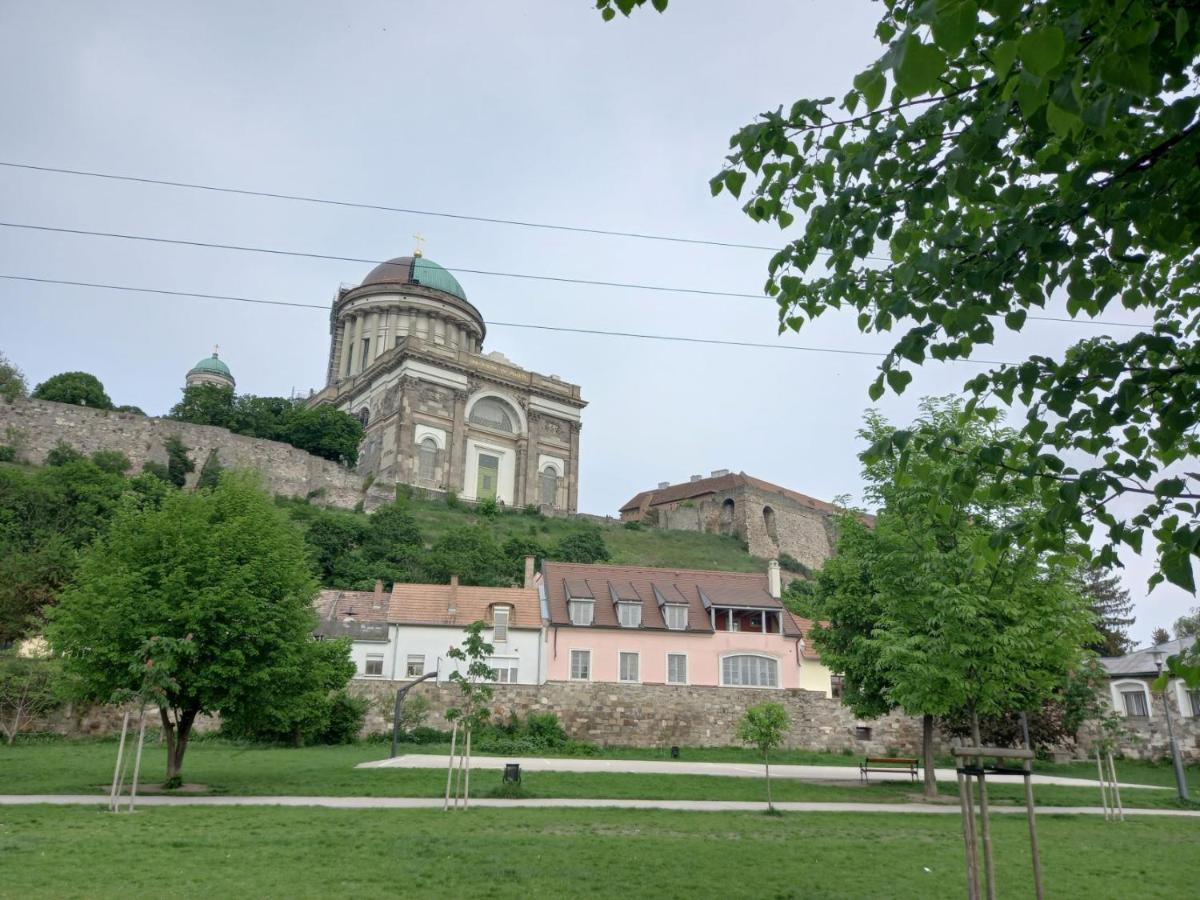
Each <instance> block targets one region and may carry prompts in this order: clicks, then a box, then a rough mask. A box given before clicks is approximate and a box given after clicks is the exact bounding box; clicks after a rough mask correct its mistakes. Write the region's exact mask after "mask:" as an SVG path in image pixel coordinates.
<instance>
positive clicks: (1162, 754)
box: [1077, 676, 1200, 762]
mask: <svg viewBox="0 0 1200 900" xmlns="http://www.w3.org/2000/svg"><path fill="white" fill-rule="evenodd" d="M1153 681H1154V678H1152V677H1150V676H1141V677H1139V676H1132V677H1131V676H1124V677H1122V678H1120V679H1118V680H1115V681H1114V682H1113V683H1112V685H1111V687H1112V688H1115V689H1116V691H1117V692H1118V693H1119V691H1120V690H1121V689H1127V688H1128V687H1129V686H1130V685H1132V684H1140V685H1142V686H1143V689H1144V692H1145V694H1144V696H1145V703H1146V712H1147V713H1148V715H1145V716H1141V715H1124V716H1123V718H1122V720H1121V722H1122V724H1123V725H1124V728H1125V737H1124V738H1123V739H1121V740H1119V741H1118V745H1117V751H1118V752H1119V753H1120V754H1121V755H1123V756H1129V757H1133V758H1134V759H1170V754H1171V749H1170V742H1169V740H1168V737H1167V717H1166V711H1165V707H1164V706H1163V703H1164V702H1166V703H1169V704H1170V706H1171V727H1172V728H1173V729H1174V731H1175V740H1176V742H1177V743H1178V745H1179V754H1180V756H1182V757H1183V759H1184V761H1186V762H1200V715H1197V714H1196V711H1195V710H1194V709H1193V708H1192V705H1191V702H1190V698H1189V697H1188V696H1187V694H1186V692H1185V689H1184V688H1183V685H1182V684H1180V683H1179V682H1178V681H1172V682H1171V684H1169V685H1168V686H1167V690H1166V691H1162V692H1159V691H1154V690H1152V689H1151V687H1150V685H1151V683H1152V682H1153ZM1111 693H1112V691H1111V690H1110V696H1109V697H1108V698H1107V699H1108V700H1109V705H1110V706H1113V707H1114V708H1115V709H1116V710H1117V711H1118V713H1123V712H1125V710H1123V709H1122V707H1121V705H1120V703H1119V698H1113V697H1112V696H1111ZM1114 699H1116V700H1117V702H1115V703H1114V702H1113V701H1114ZM1097 736H1098V731H1097V729H1096V726H1095V724H1094V723H1092V722H1088V723H1086V724H1085V725H1084V726H1083V728H1081V729H1080V730H1079V734H1078V735H1077V747H1078V749H1079V751H1080V752H1081V753H1082V754H1085V755H1086V754H1090V753H1092V752H1093V751H1092V747H1093V745H1094V742H1095V740H1096V738H1097Z"/></svg>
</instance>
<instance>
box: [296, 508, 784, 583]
mask: <svg viewBox="0 0 1200 900" xmlns="http://www.w3.org/2000/svg"><path fill="white" fill-rule="evenodd" d="M280 504H281V505H283V506H285V507H288V508H292V509H293V510H294V509H295V507H296V506H297V505H303V504H302V501H285V500H280ZM406 506H407V510H408V512H409V513H410V514H411V515H412V517H413V518H414V519H416V521H417V525H418V526H419V527H420V529H421V536H422V538H423V540H424V542H425V544H426V545H427V546H429V545H432V544H434V543H436V541H437V540H438V538H440V537H441V536H442V535H443V534H445V533H446V532H447V531H449V530H451V529H454V528H460V527H462V526H464V525H470V526H481V527H483V528H485V529H487V530H488V531H490V532H491V534H492V537H493V538H495V540H496V543H498V544H503V543H504V542H505V541H507V540H509V539H510V538H518V539H523V538H527V539H532V540H536V541H537V542H538V543H540V544H543V545H546V546H547V547H551V546H553V545H555V544H557V543H558V542H559V541H560V540H562V539H563V538H564V537H567V536H568V535H570V534H573V533H575V532H579V531H583V530H586V529H589V528H598V529H599V530H600V533H601V535H602V536H603V537H604V543H605V544H606V545H607V546H608V549H609V552H610V553H611V554H612V560H611V561H612V562H613V563H615V564H618V565H630V566H633V565H636V566H656V567H663V568H672V567H676V568H684V569H720V570H724V571H730V572H765V571H766V567H767V563H766V560H762V559H758V558H757V557H754V556H751V555H750V554H749V553H747V552H746V550H745V549H744V548H743V546H742V543H741V542H740V541H739V540H737V539H736V538H732V537H727V536H725V535H717V534H699V533H695V532H689V531H664V530H659V529H652V528H642V529H632V528H629V527H627V526H626V525H624V524H622V523H620V522H599V523H597V522H595V521H594V520H590V519H562V518H550V517H547V516H542V515H529V514H527V513H525V512H523V511H521V510H504V511H501V512H500V513H499V514H498V515H496V516H495V517H493V518H489V517H487V516H483V515H480V514H479V513H477V512H476V511H475V509H474V508H473V507H470V506H467V505H465V504H462V505H459V506H457V507H454V508H452V507H450V506H447V505H446V503H445V502H444V501H441V500H418V499H412V500H408V501H407V502H406ZM336 514H337V515H342V516H347V517H354V518H360V519H361V518H363V517H364V514H363V513H355V512H349V511H338V512H337V513H336Z"/></svg>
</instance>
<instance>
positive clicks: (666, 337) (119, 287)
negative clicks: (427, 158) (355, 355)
mask: <svg viewBox="0 0 1200 900" xmlns="http://www.w3.org/2000/svg"><path fill="white" fill-rule="evenodd" d="M0 279H4V280H6V281H27V282H33V283H35V284H61V285H67V286H70V287H82V288H93V289H97V290H106V291H128V292H131V293H135V294H160V295H163V296H167V297H195V298H199V299H203V300H230V301H236V302H239V303H256V304H264V305H267V306H292V307H299V308H302V309H319V310H321V311H322V312H328V311H329V307H328V306H326V305H323V304H319V303H299V302H294V301H290V300H267V299H263V298H260V297H239V296H236V295H231V294H204V293H198V292H195V291H170V290H165V289H161V288H147V287H134V286H131V285H124V284H102V283H99V282H94V281H70V280H67V279H63V278H36V277H34V276H32V275H10V274H3V273H0ZM485 324H486V325H488V326H489V327H500V328H529V329H534V330H537V331H558V332H567V333H571V334H591V335H603V336H605V337H623V338H638V339H640V340H650V341H674V342H679V343H687V344H716V345H720V346H725V347H750V348H754V349H760V350H793V351H797V352H802V353H832V354H837V355H842V356H869V357H873V358H876V359H882V358H883V357H885V356H887V355H888V354H887V353H881V352H877V351H872V350H848V349H844V348H839V347H799V346H796V345H795V344H765V343H756V342H753V341H729V340H720V339H718V338H697V337H684V336H682V335H670V334H646V333H641V332H635V331H604V330H601V329H598V328H570V327H567V326H562V325H540V324H533V323H528V322H497V321H486V322H485ZM948 362H963V363H972V364H976V365H988V366H1007V365H1012V363H1007V362H1002V361H1000V360H992V359H961V360H948Z"/></svg>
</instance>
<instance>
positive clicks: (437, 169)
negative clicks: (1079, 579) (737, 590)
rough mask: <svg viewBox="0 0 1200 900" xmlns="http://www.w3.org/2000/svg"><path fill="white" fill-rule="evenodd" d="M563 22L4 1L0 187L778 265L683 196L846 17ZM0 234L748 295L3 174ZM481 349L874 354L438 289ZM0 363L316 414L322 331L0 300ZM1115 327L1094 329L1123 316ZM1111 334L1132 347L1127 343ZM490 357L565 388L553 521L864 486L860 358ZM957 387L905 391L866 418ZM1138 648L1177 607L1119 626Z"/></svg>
mask: <svg viewBox="0 0 1200 900" xmlns="http://www.w3.org/2000/svg"><path fill="white" fill-rule="evenodd" d="M592 6H593V4H592V3H591V2H589V0H576V2H569V0H505V2H496V0H474V2H453V3H447V2H444V0H442V2H437V0H428V2H417V0H387V2H374V0H353V2H351V0H345V2H340V3H338V2H321V3H315V2H310V3H295V2H282V0H281V2H274V3H268V2H245V0H242V2H217V0H214V2H209V3H205V4H198V5H193V4H167V3H162V2H161V0H160V2H145V3H142V2H133V0H123V2H98V0H81V2H60V0H41V2H38V3H20V2H17V0H0V79H2V82H3V84H4V85H5V88H4V90H3V91H0V122H3V128H2V129H0V161H5V162H18V163H28V164H34V165H43V166H53V167H62V168H73V169H84V170H90V171H100V172H111V173H119V174H128V175H136V176H140V177H146V178H156V179H167V180H176V181H189V182H198V183H203V184H212V185H220V186H229V187H239V188H247V189H252V190H259V191H271V192H281V193H295V194H305V195H310V196H320V197H328V198H335V199H342V200H351V201H355V202H362V203H375V204H383V205H391V206H402V207H406V208H412V209H424V210H430V211H439V212H450V213H464V214H468V215H476V216H488V217H498V218H508V219H519V220H524V221H532V222H547V223H557V224H568V225H577V226H583V227H591V228H601V229H613V230H624V231H635V232H643V233H656V234H666V235H676V236H683V237H699V238H706V239H713V240H721V241H732V242H745V243H753V244H766V245H776V244H780V243H781V242H783V241H785V240H786V239H787V235H786V234H785V233H781V232H779V231H778V229H777V228H775V227H773V226H766V225H755V224H754V223H752V222H750V221H749V220H748V219H747V218H746V217H745V216H744V215H743V214H742V213H741V212H740V210H739V209H738V206H737V204H736V203H735V202H734V201H732V200H731V199H730V198H728V196H722V197H721V198H719V199H712V198H711V196H710V194H709V189H708V179H709V178H710V177H711V176H712V175H714V174H715V173H716V172H717V171H718V170H719V169H720V166H721V162H722V159H723V157H724V154H725V152H726V151H727V148H728V138H729V135H730V134H732V133H733V132H734V131H735V130H736V129H737V128H739V127H740V126H741V125H743V124H745V123H746V122H748V121H750V119H751V118H752V117H753V116H754V114H755V113H756V112H758V111H761V110H764V109H768V108H774V107H777V106H779V105H781V104H783V105H787V104H790V103H791V102H792V101H793V100H795V99H797V98H800V97H823V96H841V95H842V94H844V93H845V91H846V90H847V88H848V86H849V84H850V80H851V78H852V77H853V75H854V74H855V73H856V72H857V71H859V70H860V69H861V68H863V67H864V66H865V65H866V64H867V63H869V62H870V61H871V60H872V59H874V58H875V56H877V55H878V48H877V45H876V44H875V42H874V40H873V38H872V37H871V34H872V31H873V28H874V23H875V21H876V16H877V12H878V7H876V6H875V5H874V4H871V3H869V2H866V0H807V2H805V0H754V2H749V3H743V4H731V3H729V2H728V0H690V2H688V3H683V2H679V3H673V4H672V6H671V9H670V11H669V13H668V14H667V15H665V16H659V15H657V14H653V13H649V14H641V15H636V16H635V17H634V18H633V19H632V20H628V21H626V20H622V19H618V21H615V22H612V23H608V24H604V23H602V22H601V21H600V18H599V16H598V15H597V14H596V13H595V11H594V10H593V9H592ZM0 211H2V216H0V218H2V219H3V220H4V221H6V222H15V223H26V224H37V225H47V226H54V227H64V228H77V229H87V230H95V231H110V232H124V233H132V234H146V235H154V236H158V237H167V238H175V239H183V240H190V241H204V242H217V243H224V244H238V245H243V246H254V247H266V248H275V249H283V250H297V251H304V252H313V253H321V254H328V255H335V256H349V257H357V258H362V259H368V260H382V259H387V258H390V257H393V256H398V255H403V254H408V253H409V252H411V250H412V249H413V245H414V241H413V238H412V235H413V234H414V233H417V232H420V233H421V234H423V235H424V236H425V237H426V239H427V240H426V244H425V251H426V255H427V256H428V257H429V258H430V259H433V260H436V261H437V262H439V263H441V264H442V265H444V266H446V267H448V268H450V269H455V268H472V269H485V270H492V271H497V272H509V273H519V274H538V275H558V276H567V277H572V278H585V279H594V280H606V281H620V282H628V283H641V284H649V285H665V286H673V287H686V288H698V289H704V290H718V291H732V292H746V293H757V292H759V291H761V288H762V284H763V281H764V279H765V267H766V261H767V259H768V256H769V254H768V253H765V252H762V251H754V250H744V249H725V248H716V247H700V246H688V245H684V244H677V243H665V242H661V241H650V240H638V239H629V238H616V237H602V236H595V235H582V234H568V233H566V232H561V231H548V230H543V229H534V228H522V227H513V226H506V225H494V224H484V223H473V222H464V221H459V220H453V219H446V218H438V217H431V216H419V215H408V214H396V213H386V212H372V211H366V210H355V209H345V208H337V207H330V206H316V205H312V204H303V203H296V202H288V201H282V200H271V199H262V198H250V197H238V196H231V195H227V194H215V193H206V192H200V191H191V190H182V189H176V188H168V187H158V186H148V185H134V184H129V183H120V182H112V181H103V180H98V179H93V178H84V177H78V176H71V175H59V174H46V173H37V172H30V171H23V170H18V169H11V168H4V167H0ZM370 268H371V265H370V264H367V263H345V262H334V261H322V260H314V259H302V258H296V257H287V256H279V255H268V254H261V253H242V252H233V251H224V250H212V249H204V248H198V247H180V246H171V245H165V244H152V243H144V242H134V241H123V240H116V239H111V238H96V237H85V236H72V235H63V234H53V233H46V232H35V231H28V230H20V229H13V228H7V227H3V228H0V273H3V274H19V275H28V276H35V277H42V278H58V279H69V280H77V281H88V282H101V283H109V284H119V285H131V286H138V287H150V288H159V289H166V290H174V291H190V292H202V293H214V294H232V295H238V296H244V297H255V298H266V299H278V300H289V301H294V302H300V303H316V304H322V305H327V304H328V303H329V302H330V301H331V299H332V298H333V296H334V293H335V292H336V290H337V287H338V285H339V284H341V283H355V282H357V281H359V280H360V279H361V278H362V276H363V275H364V274H365V273H366V272H367V271H368V270H369V269H370ZM458 278H459V281H460V282H461V283H462V285H463V287H464V288H465V290H466V292H467V295H468V297H469V298H470V299H471V301H472V302H473V303H474V304H475V305H476V306H477V307H478V308H479V309H480V311H481V312H482V313H483V315H484V317H485V318H486V319H488V320H489V321H494V322H509V323H528V324H539V325H551V326H566V327H581V328H595V329H605V330H616V331H637V332H645V333H655V334H664V335H679V336H686V337H712V338H721V339H730V340H745V341H759V342H769V343H777V344H778V345H779V346H781V347H783V346H804V347H809V348H826V349H853V350H882V349H886V348H887V347H888V346H889V342H888V340H887V338H886V337H883V338H881V337H878V336H869V337H865V336H862V335H859V334H858V333H857V331H856V330H855V328H854V322H853V317H852V315H849V314H847V315H843V316H830V317H828V318H827V319H826V320H824V321H821V322H819V323H817V324H816V325H815V326H814V327H812V328H806V329H805V331H804V333H802V334H800V335H794V334H793V335H788V336H786V337H784V338H780V337H778V336H777V333H776V319H775V315H774V311H773V305H772V303H771V302H769V301H767V300H765V299H764V300H757V299H731V298H715V297H702V296H697V295H689V294H667V293H658V292H649V291H642V290H632V289H614V288H607V287H590V286H580V285H566V284H555V283H551V282H539V281H532V280H526V279H519V278H506V277H495V276H483V275H473V274H465V273H460V274H459V275H458ZM0 303H2V304H3V306H2V307H0V309H2V318H0V350H2V351H3V352H4V353H6V354H7V355H8V356H10V357H11V358H12V359H13V360H14V361H15V362H16V363H17V364H18V365H20V366H21V367H22V368H23V369H24V371H25V372H26V374H27V375H28V377H29V379H30V381H31V382H32V383H37V382H39V381H42V380H44V379H45V378H47V377H48V376H50V375H52V374H54V373H56V372H60V371H63V370H68V369H83V370H86V371H89V372H93V373H95V374H96V375H98V376H99V377H100V379H101V380H102V381H103V382H104V384H105V386H106V387H107V388H108V391H109V394H110V395H111V396H112V397H113V399H114V401H115V402H117V403H119V404H120V403H132V404H136V405H138V406H140V407H142V408H143V409H145V410H146V411H147V412H148V413H150V414H152V415H154V414H161V413H163V412H165V411H166V410H167V409H168V408H169V407H170V406H171V405H172V404H173V403H174V402H175V401H176V399H178V396H179V392H180V388H181V386H182V382H183V377H184V373H185V372H186V371H187V370H188V369H189V368H190V367H191V366H192V365H193V364H194V363H195V362H196V361H197V360H199V359H200V358H202V357H204V356H207V355H208V353H209V352H210V350H211V349H212V346H213V345H214V344H218V343H219V344H220V346H221V357H222V358H223V359H224V360H225V361H226V362H228V364H229V365H230V367H231V368H232V370H233V373H234V375H235V377H236V378H237V382H238V389H239V390H240V391H246V392H250V393H255V394H265V395H279V394H285V395H286V394H288V393H290V392H292V391H293V390H294V391H297V392H303V393H307V391H308V390H309V389H310V388H319V387H320V386H322V384H323V381H324V374H325V365H326V358H327V353H328V343H329V327H328V314H327V313H326V312H324V311H322V310H318V309H291V308H287V307H270V306H255V305H249V304H243V303H234V302H227V301H213V300H191V299H183V298H166V297H161V296H152V295H144V294H143V295H138V294H131V293H116V292H101V291H96V290H90V289H84V288H77V287H64V286H50V285H33V284H28V283H21V282H13V281H0ZM1121 316H1122V313H1121V311H1118V310H1113V311H1111V312H1109V313H1106V318H1108V319H1120V318H1121ZM1129 321H1132V320H1129ZM1103 331H1104V329H1099V328H1097V327H1095V326H1090V325H1083V324H1079V325H1076V324H1058V323H1049V322H1030V323H1029V324H1028V325H1027V326H1026V330H1025V332H1024V333H1022V334H1021V335H1020V336H1019V337H1013V336H1008V335H1001V337H1000V338H999V339H998V341H997V344H996V345H995V346H994V347H991V348H984V349H983V350H982V351H981V352H980V353H979V354H978V355H979V356H980V357H982V358H984V359H990V360H1014V359H1020V358H1023V357H1024V356H1026V355H1028V354H1029V353H1033V352H1045V353H1057V352H1059V351H1060V350H1061V348H1062V347H1064V346H1066V345H1067V344H1069V343H1071V342H1074V341H1075V340H1078V339H1079V338H1080V337H1082V336H1085V335H1095V334H1098V333H1103ZM485 350H500V351H502V352H503V353H505V354H506V355H507V356H509V357H510V358H511V359H512V360H514V361H515V362H517V363H518V364H520V365H523V366H525V367H527V368H530V369H533V370H535V371H538V372H542V373H546V374H551V373H553V374H557V375H560V376H562V377H563V378H564V379H567V380H569V381H573V382H576V383H578V384H580V385H582V388H583V395H584V398H585V399H586V400H587V401H588V403H589V405H588V407H587V409H586V410H585V411H584V428H583V433H582V439H583V443H582V462H581V469H582V471H581V492H580V508H581V510H583V511H587V512H594V513H613V512H615V510H616V509H617V508H618V507H619V506H621V504H622V503H624V502H625V500H627V499H628V498H629V497H630V496H632V495H633V494H634V493H636V492H637V491H639V490H642V489H644V488H647V487H653V486H654V485H655V484H656V483H657V482H659V481H673V482H674V481H680V480H686V479H687V477H688V476H689V475H692V474H697V473H702V472H703V473H708V472H709V471H711V470H713V469H718V468H729V469H733V470H744V471H746V472H747V473H750V474H753V475H756V476H758V477H760V478H765V479H768V480H770V481H774V482H777V483H779V484H782V485H786V486H788V487H790V488H793V489H795V490H799V491H803V492H805V493H809V494H812V495H814V496H817V497H820V498H826V499H828V498H833V497H835V496H839V495H844V494H850V495H853V496H857V495H858V492H859V490H860V486H861V484H860V479H859V474H858V473H859V463H858V460H857V458H856V454H857V453H858V452H859V451H860V450H861V449H862V445H861V443H860V442H859V441H858V439H857V438H856V436H855V432H856V429H857V428H858V426H859V424H860V422H861V419H862V412H863V410H864V409H865V408H866V407H867V405H868V404H869V400H868V398H867V394H866V388H867V385H868V383H869V382H870V380H871V379H872V377H873V374H874V370H875V367H876V366H877V365H878V361H877V360H875V359H872V358H870V357H862V356H849V355H838V354H831V353H824V352H795V351H787V350H774V349H770V350H762V349H738V348H732V347H716V346H704V345H696V344H686V343H668V342H663V341H651V340H638V339H630V338H613V337H604V336H590V335H578V334H564V333H554V332H545V331H536V330H530V329H523V328H514V327H506V326H500V325H493V326H492V327H490V328H489V333H488V338H487V342H486V346H485ZM980 370H981V367H980V366H978V365H972V364H969V363H957V364H947V365H942V364H937V363H932V364H929V365H927V366H926V367H925V368H924V369H922V370H920V371H918V372H917V373H916V377H915V379H914V380H913V383H912V385H911V386H910V387H909V389H908V391H907V392H906V393H905V395H904V396H903V397H902V398H895V397H890V396H889V397H886V398H885V399H884V400H882V401H881V403H880V407H881V408H882V410H883V411H884V412H885V414H886V415H887V416H888V417H889V418H891V419H892V420H893V421H895V422H897V423H903V422H907V421H909V420H910V419H911V417H912V415H913V413H914V410H915V407H916V403H917V401H918V400H919V398H920V397H922V396H923V395H929V394H944V393H949V392H953V391H956V390H957V389H959V388H960V387H961V385H962V383H963V382H964V381H965V380H966V379H967V378H969V377H971V376H972V375H974V374H975V373H976V372H978V371H980ZM1127 566H1128V568H1127V570H1126V574H1125V580H1126V583H1127V586H1128V587H1129V588H1130V590H1131V591H1132V592H1133V594H1134V596H1135V598H1137V599H1138V601H1139V602H1138V611H1139V621H1138V623H1137V625H1136V626H1135V628H1134V632H1133V633H1134V636H1135V637H1136V638H1138V639H1139V640H1140V639H1145V638H1147V637H1148V636H1149V632H1150V630H1151V629H1152V628H1153V627H1154V626H1156V625H1160V624H1161V625H1168V626H1169V625H1170V624H1171V622H1173V621H1174V619H1175V618H1176V617H1177V616H1178V615H1180V614H1181V613H1182V612H1184V611H1185V610H1186V608H1187V606H1188V605H1190V602H1191V601H1190V599H1189V598H1187V597H1186V595H1184V594H1182V593H1181V592H1178V591H1173V590H1171V589H1168V588H1163V587H1160V588H1158V589H1157V590H1156V591H1155V592H1154V593H1153V594H1152V595H1150V596H1149V597H1146V592H1145V579H1146V577H1147V576H1148V574H1149V572H1150V563H1149V560H1139V559H1136V558H1133V557H1130V558H1128V559H1127Z"/></svg>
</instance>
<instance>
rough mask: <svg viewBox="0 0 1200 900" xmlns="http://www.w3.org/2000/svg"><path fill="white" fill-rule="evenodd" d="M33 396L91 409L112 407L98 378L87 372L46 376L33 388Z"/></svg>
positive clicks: (38, 398)
mask: <svg viewBox="0 0 1200 900" xmlns="http://www.w3.org/2000/svg"><path fill="white" fill-rule="evenodd" d="M33 396H34V399H36V400H53V401H54V402H55V403H71V404H74V405H75V406H88V407H91V408H92V409H112V408H113V402H112V400H110V399H109V396H108V394H107V393H105V391H104V385H102V384H101V383H100V379H99V378H97V377H96V376H95V375H89V374H88V373H87V372H62V373H61V374H58V375H54V376H52V377H50V378H47V379H46V380H45V381H43V382H42V383H41V384H39V385H38V386H37V387H36V388H35V389H34V392H33Z"/></svg>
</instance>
